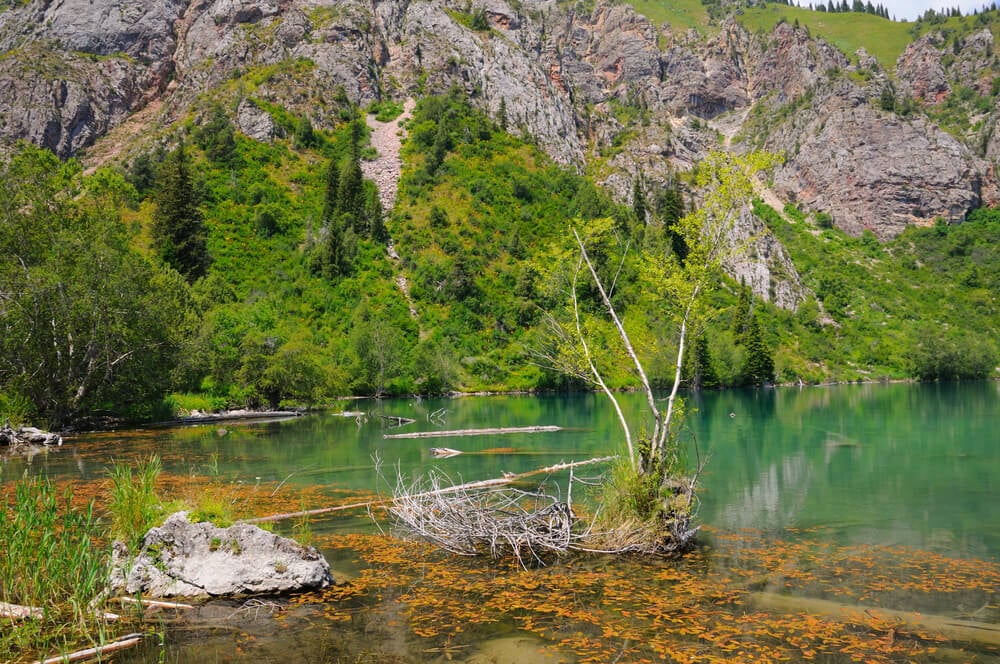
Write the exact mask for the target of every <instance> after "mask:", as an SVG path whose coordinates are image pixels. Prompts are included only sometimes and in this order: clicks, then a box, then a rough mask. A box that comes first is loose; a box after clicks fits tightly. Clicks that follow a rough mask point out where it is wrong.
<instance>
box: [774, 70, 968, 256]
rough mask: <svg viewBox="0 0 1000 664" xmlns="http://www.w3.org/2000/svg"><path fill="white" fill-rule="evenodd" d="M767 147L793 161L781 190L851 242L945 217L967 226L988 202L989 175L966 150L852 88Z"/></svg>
mask: <svg viewBox="0 0 1000 664" xmlns="http://www.w3.org/2000/svg"><path fill="white" fill-rule="evenodd" d="M767 147H768V148H770V149H772V150H776V151H777V150H782V149H783V150H785V151H786V153H787V154H788V155H789V158H788V161H787V162H786V163H785V165H784V166H782V167H781V168H779V169H778V170H777V172H776V173H775V177H774V190H775V191H776V192H777V193H778V194H779V195H780V196H781V197H782V198H783V199H784V200H788V201H794V202H796V203H797V204H799V205H800V206H801V207H802V208H804V209H806V210H810V211H825V212H828V213H830V214H831V215H832V216H833V220H834V223H835V224H836V226H837V227H838V228H840V229H842V230H844V231H845V232H847V233H849V234H851V235H855V236H858V235H861V233H862V232H863V231H864V230H865V229H868V230H871V231H872V232H873V233H874V234H875V235H876V236H877V237H879V238H880V239H883V240H884V239H887V238H891V237H894V236H896V235H898V234H899V233H900V232H902V230H903V229H904V228H905V227H906V226H907V225H909V224H930V223H933V221H934V220H935V219H936V218H937V217H942V218H944V219H945V220H947V221H949V222H959V221H961V220H963V219H964V218H965V215H966V213H967V212H968V211H969V210H970V209H972V208H974V207H977V206H978V205H980V203H981V201H982V194H983V189H984V180H985V178H986V172H987V168H986V166H985V164H983V163H982V162H981V160H979V159H978V158H977V157H975V155H973V154H972V153H971V152H970V150H969V149H968V148H967V147H966V146H965V145H963V144H962V143H961V142H960V141H958V140H957V139H955V138H954V137H952V136H951V135H949V134H946V133H945V132H943V131H941V130H940V129H939V128H937V127H936V126H934V125H933V124H932V123H930V122H929V121H928V120H926V119H924V118H922V117H912V118H902V117H899V116H897V115H895V114H893V113H886V112H884V111H881V110H880V109H877V108H875V107H874V106H873V105H872V103H871V102H870V101H869V99H868V97H867V96H866V93H865V91H863V90H861V89H860V88H857V87H855V86H853V85H852V84H851V83H849V82H846V81H845V82H841V83H840V84H839V85H838V86H835V87H834V88H833V89H832V90H829V91H828V92H827V93H826V94H822V95H820V94H817V96H816V98H815V99H814V100H813V103H812V105H811V106H810V107H808V108H806V109H803V110H801V111H800V112H798V113H797V114H795V116H794V117H793V118H791V119H789V120H788V121H787V122H786V123H785V124H784V125H782V126H781V127H779V128H777V129H776V130H775V131H774V132H773V133H772V135H771V139H770V142H769V144H768V146H767ZM915 155H919V158H915Z"/></svg>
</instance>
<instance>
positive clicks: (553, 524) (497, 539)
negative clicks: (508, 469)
mask: <svg viewBox="0 0 1000 664" xmlns="http://www.w3.org/2000/svg"><path fill="white" fill-rule="evenodd" d="M442 484H444V486H442ZM389 512H390V513H391V514H392V515H393V516H395V517H396V518H397V519H398V520H399V521H400V522H401V523H402V525H403V526H404V527H405V528H406V529H407V530H409V531H410V532H412V533H414V534H416V535H419V536H421V537H423V538H425V539H427V540H430V541H431V542H433V543H435V544H437V545H438V546H440V547H441V548H443V549H445V550H446V551H450V552H451V553H455V554H459V555H465V556H475V555H482V554H485V553H489V555H490V556H492V557H493V558H501V557H505V556H507V555H512V556H513V557H514V558H515V559H516V560H517V562H518V563H519V564H520V565H521V566H522V567H524V566H526V565H527V564H528V563H531V564H544V557H545V556H548V555H551V554H554V553H555V554H558V553H563V552H565V551H567V550H568V549H569V548H570V547H571V544H572V542H573V540H574V539H575V537H576V536H575V535H574V534H573V525H574V522H575V517H574V516H573V510H572V508H571V507H570V505H569V503H566V502H562V501H560V500H558V499H557V498H555V497H553V496H550V495H548V494H545V493H541V492H535V491H523V490H520V489H517V488H514V487H511V486H509V485H508V483H507V481H506V480H487V481H485V482H473V483H471V484H460V485H450V480H449V478H447V477H446V476H444V475H443V474H441V473H438V472H434V471H432V472H431V473H430V474H429V476H428V477H427V478H426V479H424V480H417V481H415V482H414V483H412V484H410V485H405V484H404V483H403V482H402V479H401V478H400V479H399V481H398V482H397V488H396V491H395V494H394V496H393V499H392V503H391V504H390V506H389Z"/></svg>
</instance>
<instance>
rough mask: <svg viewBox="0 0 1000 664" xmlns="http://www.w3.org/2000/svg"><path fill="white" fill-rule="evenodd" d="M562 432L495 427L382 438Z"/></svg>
mask: <svg viewBox="0 0 1000 664" xmlns="http://www.w3.org/2000/svg"><path fill="white" fill-rule="evenodd" d="M550 431H562V427H560V426H555V425H542V426H533V427H497V428H489V429H452V430H450V431H415V432H411V433H391V434H385V435H383V436H382V437H383V438H446V437H449V436H497V435H503V434H509V433H547V432H550Z"/></svg>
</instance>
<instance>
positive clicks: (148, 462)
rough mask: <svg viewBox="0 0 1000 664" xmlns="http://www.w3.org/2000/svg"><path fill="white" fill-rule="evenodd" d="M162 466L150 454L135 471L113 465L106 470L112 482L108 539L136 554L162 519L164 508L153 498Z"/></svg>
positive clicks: (128, 467)
mask: <svg viewBox="0 0 1000 664" xmlns="http://www.w3.org/2000/svg"><path fill="white" fill-rule="evenodd" d="M162 468H163V466H162V464H161V463H160V458H159V457H158V456H156V455H155V454H151V455H150V456H149V457H147V458H146V459H145V460H144V461H141V462H140V463H139V465H138V466H137V467H136V470H135V473H133V472H132V468H131V466H127V465H125V464H122V463H116V464H115V465H114V466H112V467H111V468H110V469H109V470H108V477H109V478H111V503H110V505H109V506H108V509H109V510H110V512H111V536H112V537H113V538H115V539H119V540H122V541H124V542H125V544H126V545H127V546H128V547H129V550H131V551H135V550H137V549H138V547H139V544H140V543H141V542H142V538H143V536H144V535H145V534H146V531H148V530H149V529H150V528H152V527H153V526H156V525H158V523H159V522H160V520H161V519H163V511H164V510H163V505H162V503H161V502H160V499H159V498H158V497H157V496H156V480H157V478H158V477H159V476H160V471H161V470H162Z"/></svg>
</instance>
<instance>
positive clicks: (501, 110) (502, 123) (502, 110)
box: [497, 97, 507, 131]
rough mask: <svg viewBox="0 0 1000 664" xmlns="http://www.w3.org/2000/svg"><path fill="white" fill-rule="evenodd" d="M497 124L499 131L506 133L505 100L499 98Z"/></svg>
mask: <svg viewBox="0 0 1000 664" xmlns="http://www.w3.org/2000/svg"><path fill="white" fill-rule="evenodd" d="M497 124H498V125H499V126H500V129H502V130H503V131H507V99H506V98H504V97H501V98H500V108H499V109H498V110H497Z"/></svg>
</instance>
